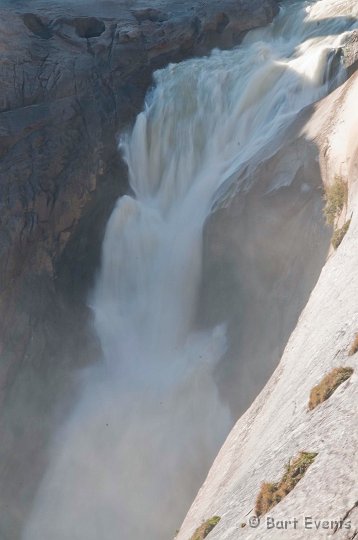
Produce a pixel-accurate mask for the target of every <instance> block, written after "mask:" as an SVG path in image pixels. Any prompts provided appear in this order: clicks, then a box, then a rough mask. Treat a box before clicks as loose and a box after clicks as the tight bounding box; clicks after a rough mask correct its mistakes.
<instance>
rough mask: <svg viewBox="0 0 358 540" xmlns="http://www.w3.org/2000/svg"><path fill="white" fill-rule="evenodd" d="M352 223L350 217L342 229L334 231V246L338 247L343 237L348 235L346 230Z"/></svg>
mask: <svg viewBox="0 0 358 540" xmlns="http://www.w3.org/2000/svg"><path fill="white" fill-rule="evenodd" d="M350 224H351V220H350V219H349V220H348V221H346V222H345V224H344V225H343V227H341V228H340V229H336V230H335V231H334V233H333V236H332V246H333V247H334V249H337V248H338V246H339V245H340V243H341V242H342V240H343V238H344V237H345V235H346V232H347V231H348V229H349V225H350Z"/></svg>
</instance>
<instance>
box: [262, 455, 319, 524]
mask: <svg viewBox="0 0 358 540" xmlns="http://www.w3.org/2000/svg"><path fill="white" fill-rule="evenodd" d="M316 456H317V453H315V452H300V453H299V454H298V456H297V457H296V458H295V459H294V460H292V461H290V462H289V463H288V464H287V465H286V470H285V473H284V475H283V477H282V479H281V480H280V481H279V482H276V483H268V482H264V483H263V484H262V486H261V489H260V492H259V494H258V496H257V499H256V504H255V513H256V515H257V516H258V517H259V516H262V515H263V514H266V512H268V511H269V510H270V509H271V508H272V507H273V506H275V505H276V504H278V503H279V502H280V501H281V500H282V499H283V498H284V497H286V495H288V494H289V493H290V491H292V490H293V489H294V487H295V486H296V485H297V484H298V482H299V481H300V480H301V479H302V478H303V477H304V475H305V473H306V471H307V469H308V467H309V466H310V465H312V463H313V462H314V460H315V458H316Z"/></svg>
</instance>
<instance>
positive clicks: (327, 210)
mask: <svg viewBox="0 0 358 540" xmlns="http://www.w3.org/2000/svg"><path fill="white" fill-rule="evenodd" d="M347 199H348V186H347V182H345V181H344V180H343V178H342V177H341V176H336V177H335V180H334V182H333V184H332V185H330V186H327V188H326V192H325V195H324V200H325V203H326V204H325V207H324V210H323V212H324V215H325V217H326V221H327V223H328V225H334V223H335V221H336V219H337V218H338V217H339V216H340V214H341V213H342V210H343V208H344V206H345V205H346V204H347Z"/></svg>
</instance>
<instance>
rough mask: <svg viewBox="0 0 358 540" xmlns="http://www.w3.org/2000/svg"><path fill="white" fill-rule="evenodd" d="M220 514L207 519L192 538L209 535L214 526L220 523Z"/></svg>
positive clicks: (196, 538) (200, 538) (192, 539)
mask: <svg viewBox="0 0 358 540" xmlns="http://www.w3.org/2000/svg"><path fill="white" fill-rule="evenodd" d="M220 519H221V518H220V517H219V516H213V517H212V518H210V519H207V520H206V521H205V522H204V523H202V525H200V527H198V528H197V529H196V531H195V533H194V534H193V536H192V537H191V538H190V540H203V539H204V538H206V537H207V536H208V534H209V533H210V532H211V531H212V530H213V528H214V527H216V525H217V524H218V523H219V521H220Z"/></svg>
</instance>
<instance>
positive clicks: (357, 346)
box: [348, 332, 358, 356]
mask: <svg viewBox="0 0 358 540" xmlns="http://www.w3.org/2000/svg"><path fill="white" fill-rule="evenodd" d="M357 352H358V332H357V333H356V335H355V338H354V340H353V343H352V345H351V348H350V349H349V352H348V354H349V356H353V355H354V354H355V353H357Z"/></svg>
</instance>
